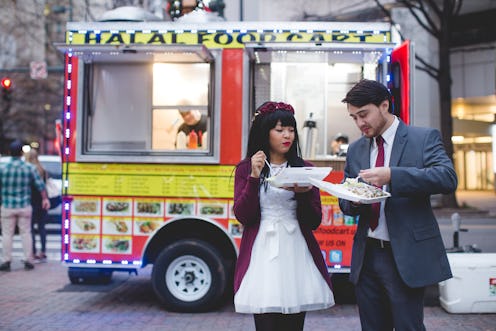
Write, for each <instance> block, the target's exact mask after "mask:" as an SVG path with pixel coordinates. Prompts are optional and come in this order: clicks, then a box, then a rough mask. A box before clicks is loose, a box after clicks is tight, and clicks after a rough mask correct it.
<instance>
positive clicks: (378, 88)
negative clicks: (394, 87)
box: [341, 79, 393, 112]
mask: <svg viewBox="0 0 496 331" xmlns="http://www.w3.org/2000/svg"><path fill="white" fill-rule="evenodd" d="M385 100H388V101H389V109H388V111H389V112H392V107H393V97H392V96H391V93H390V92H389V90H388V89H387V87H386V86H384V85H383V84H381V83H379V82H377V81H375V80H370V79H362V80H361V81H359V82H358V83H356V84H355V86H353V87H352V88H351V90H349V91H348V93H346V97H345V98H344V99H343V100H341V102H344V103H348V104H350V105H352V106H354V107H363V106H365V105H368V104H369V103H372V104H374V105H376V106H377V107H379V106H380V104H381V103H382V102H383V101H385Z"/></svg>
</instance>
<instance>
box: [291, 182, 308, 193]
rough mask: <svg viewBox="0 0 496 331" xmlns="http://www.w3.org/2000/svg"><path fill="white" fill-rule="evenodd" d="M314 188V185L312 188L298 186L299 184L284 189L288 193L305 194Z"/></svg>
mask: <svg viewBox="0 0 496 331" xmlns="http://www.w3.org/2000/svg"><path fill="white" fill-rule="evenodd" d="M312 188H313V186H312V185H310V186H298V184H295V185H294V186H291V187H285V188H284V189H286V190H288V191H293V192H294V193H305V192H308V191H310V190H311V189H312Z"/></svg>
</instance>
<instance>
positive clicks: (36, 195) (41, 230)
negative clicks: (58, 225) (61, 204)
mask: <svg viewBox="0 0 496 331" xmlns="http://www.w3.org/2000/svg"><path fill="white" fill-rule="evenodd" d="M25 159H26V162H28V163H31V164H32V165H34V166H35V167H36V170H37V171H38V174H39V175H40V177H41V178H42V179H43V182H44V183H45V184H46V181H47V179H48V173H47V172H46V170H45V169H44V168H43V166H42V165H41V163H40V161H39V160H38V152H37V151H36V150H35V149H34V148H31V149H30V150H29V152H28V153H26V155H25ZM41 203H42V197H41V194H40V192H39V191H38V190H32V191H31V206H32V207H33V214H32V217H31V235H32V238H33V257H34V260H35V262H46V258H47V257H46V238H47V237H46V236H47V234H46V228H45V224H46V222H47V215H48V212H47V210H45V209H43V207H42V205H41ZM35 225H36V228H37V230H38V234H39V236H40V244H41V247H40V248H41V250H40V253H39V254H37V253H36V231H35Z"/></svg>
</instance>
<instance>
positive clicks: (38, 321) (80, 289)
mask: <svg viewBox="0 0 496 331" xmlns="http://www.w3.org/2000/svg"><path fill="white" fill-rule="evenodd" d="M12 267H13V270H12V271H11V272H0V330H3V331H14V330H15V331H18V330H23V331H37V330H43V331H46V330H50V331H52V330H53V331H58V330H73V331H83V330H84V331H86V330H98V331H107V330H109V331H113V330H119V331H127V330H144V331H148V330H151V331H155V330H156V331H158V330H160V331H169V330H170V331H176V330H184V331H186V330H188V331H197V330H198V331H202V330H205V331H207V330H208V331H211V330H217V331H224V330H225V331H231V330H233V331H253V330H254V325H253V321H252V317H251V315H242V314H236V313H234V312H233V307H232V305H231V304H229V303H226V305H224V306H223V307H221V308H219V309H217V310H216V311H213V312H209V313H201V314H181V313H174V312H168V311H166V310H164V309H163V308H162V307H161V306H160V304H159V302H158V301H157V299H156V298H155V295H154V294H153V290H152V286H151V282H150V281H149V277H150V272H151V269H150V268H149V267H147V268H145V269H143V270H140V272H139V274H138V276H135V275H128V274H126V273H115V274H114V277H113V280H112V282H111V283H110V284H108V285H72V284H70V282H69V279H68V277H67V270H66V268H65V267H64V266H62V265H61V264H60V263H59V262H57V261H53V260H51V261H49V262H48V263H43V264H38V265H36V268H35V269H34V270H33V271H25V270H24V269H23V265H22V264H21V262H20V261H14V263H13V266H12ZM425 323H426V327H427V330H453V331H468V330H474V331H475V330H477V331H480V330H482V331H489V330H496V314H449V313H447V312H445V311H444V310H443V309H442V308H441V307H439V306H428V307H426V308H425ZM324 330H340V331H347V330H360V325H359V319H358V315H357V308H356V306H355V305H353V304H338V305H336V306H335V307H333V308H330V309H327V310H323V311H318V312H312V313H309V314H308V316H307V319H306V323H305V331H324Z"/></svg>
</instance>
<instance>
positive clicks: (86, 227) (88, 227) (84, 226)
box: [76, 219, 96, 231]
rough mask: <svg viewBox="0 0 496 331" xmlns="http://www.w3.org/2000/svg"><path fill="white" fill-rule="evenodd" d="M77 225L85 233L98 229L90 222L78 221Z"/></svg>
mask: <svg viewBox="0 0 496 331" xmlns="http://www.w3.org/2000/svg"><path fill="white" fill-rule="evenodd" d="M76 225H77V226H78V227H79V228H80V229H81V230H83V231H92V230H95V229H96V225H95V223H93V222H92V221H88V220H81V219H78V220H76Z"/></svg>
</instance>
